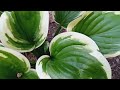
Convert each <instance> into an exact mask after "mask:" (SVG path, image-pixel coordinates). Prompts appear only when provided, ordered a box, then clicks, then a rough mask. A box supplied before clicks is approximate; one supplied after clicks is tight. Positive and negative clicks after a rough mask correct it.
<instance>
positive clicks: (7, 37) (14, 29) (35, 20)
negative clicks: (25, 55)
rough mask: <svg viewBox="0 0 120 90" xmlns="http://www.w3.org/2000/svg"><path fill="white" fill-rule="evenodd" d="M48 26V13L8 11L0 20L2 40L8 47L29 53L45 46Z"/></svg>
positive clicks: (0, 37)
mask: <svg viewBox="0 0 120 90" xmlns="http://www.w3.org/2000/svg"><path fill="white" fill-rule="evenodd" d="M48 24H49V13H48V12H47V11H12V12H7V11H6V12H4V13H3V14H2V15H1V18H0V33H1V35H0V39H1V41H2V43H3V44H4V45H5V46H6V47H9V48H12V49H14V50H17V51H19V52H29V51H32V50H33V49H35V48H38V47H39V46H41V45H42V44H43V42H44V41H45V39H46V37H47V33H48Z"/></svg>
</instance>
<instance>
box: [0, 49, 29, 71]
mask: <svg viewBox="0 0 120 90" xmlns="http://www.w3.org/2000/svg"><path fill="white" fill-rule="evenodd" d="M0 51H5V52H8V53H10V54H12V55H13V56H15V57H17V58H18V59H19V60H21V61H22V62H24V63H25V64H26V66H27V68H28V70H27V71H29V70H30V68H31V66H30V62H29V60H28V59H27V58H26V57H25V56H24V55H22V54H21V53H19V52H17V51H14V50H12V49H9V48H6V47H0ZM5 58H7V56H5ZM27 71H26V72H27Z"/></svg>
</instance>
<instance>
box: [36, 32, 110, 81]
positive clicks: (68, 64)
mask: <svg viewBox="0 0 120 90" xmlns="http://www.w3.org/2000/svg"><path fill="white" fill-rule="evenodd" d="M98 50H99V49H98V47H97V45H96V44H95V42H94V41H93V40H92V39H90V38H89V37H87V36H85V35H83V34H79V33H75V32H66V33H62V34H59V35H57V36H56V37H54V39H53V40H52V41H51V43H50V47H49V51H50V56H48V55H43V56H41V57H40V58H39V59H38V61H37V63H36V70H37V73H38V75H39V77H40V78H41V79H46V78H49V79H50V78H53V79H98V78H99V79H107V78H108V79H110V78H111V69H110V66H109V63H108V62H107V60H106V59H105V57H104V56H103V55H102V54H101V53H100V52H99V51H98Z"/></svg>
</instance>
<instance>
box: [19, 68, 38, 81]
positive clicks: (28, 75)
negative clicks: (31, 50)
mask: <svg viewBox="0 0 120 90" xmlns="http://www.w3.org/2000/svg"><path fill="white" fill-rule="evenodd" d="M21 79H39V77H38V75H37V72H36V70H35V69H30V70H29V71H28V72H26V73H25V74H24V75H23V76H22V77H21Z"/></svg>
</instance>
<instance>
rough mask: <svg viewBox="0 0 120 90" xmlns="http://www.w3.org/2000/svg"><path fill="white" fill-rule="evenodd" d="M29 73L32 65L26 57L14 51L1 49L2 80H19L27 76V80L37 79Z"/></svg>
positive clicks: (0, 66) (0, 76) (0, 73)
mask: <svg viewBox="0 0 120 90" xmlns="http://www.w3.org/2000/svg"><path fill="white" fill-rule="evenodd" d="M29 72H31V70H30V63H29V61H28V59H27V58H26V57H24V56H23V55H22V54H20V53H19V52H16V51H14V50H11V49H8V48H5V47H0V79H19V78H21V77H26V76H28V77H26V79H28V78H29V77H30V78H31V79H32V78H33V79H34V78H37V75H36V74H34V73H33V74H30V73H29ZM26 74H27V75H26ZM24 75H25V76H24ZM24 79H25V78H24Z"/></svg>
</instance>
